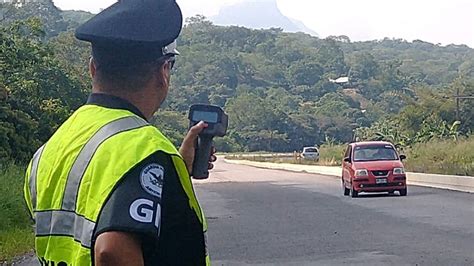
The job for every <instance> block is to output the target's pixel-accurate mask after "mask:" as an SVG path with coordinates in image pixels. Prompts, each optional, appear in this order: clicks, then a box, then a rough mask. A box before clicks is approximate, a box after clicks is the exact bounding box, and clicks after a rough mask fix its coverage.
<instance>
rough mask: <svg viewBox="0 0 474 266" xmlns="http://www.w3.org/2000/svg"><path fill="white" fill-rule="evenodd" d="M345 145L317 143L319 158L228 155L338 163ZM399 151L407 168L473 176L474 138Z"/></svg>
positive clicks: (262, 160)
mask: <svg viewBox="0 0 474 266" xmlns="http://www.w3.org/2000/svg"><path fill="white" fill-rule="evenodd" d="M345 148H346V145H322V146H321V147H320V159H319V162H314V161H307V160H300V159H296V158H295V157H294V156H293V154H286V156H284V155H281V154H278V155H272V154H271V153H252V154H232V155H226V158H228V159H242V160H253V161H261V162H273V163H294V164H310V165H325V166H339V165H341V162H342V157H343V154H344V150H345ZM402 153H404V154H406V155H407V160H406V161H404V164H405V167H406V169H407V170H408V171H410V172H419V173H429V174H444V175H461V176H474V138H473V137H470V138H465V139H460V140H458V141H453V140H433V141H430V142H428V143H419V144H416V145H414V146H413V147H411V148H407V149H405V150H404V151H403V152H402Z"/></svg>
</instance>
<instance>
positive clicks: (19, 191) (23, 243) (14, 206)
mask: <svg viewBox="0 0 474 266" xmlns="http://www.w3.org/2000/svg"><path fill="white" fill-rule="evenodd" d="M24 173H25V172H24V167H19V166H15V165H4V166H0V184H1V186H0V264H1V262H2V261H7V262H8V261H10V260H11V259H13V257H14V256H17V255H20V254H24V253H27V252H29V251H31V250H32V249H33V245H34V235H33V227H32V222H31V219H30V217H29V215H28V211H27V207H26V204H25V201H24V199H23V180H24V178H23V177H24Z"/></svg>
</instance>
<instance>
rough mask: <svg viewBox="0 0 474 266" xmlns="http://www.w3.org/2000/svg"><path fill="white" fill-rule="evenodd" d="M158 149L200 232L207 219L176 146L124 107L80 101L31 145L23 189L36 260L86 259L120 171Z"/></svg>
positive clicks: (65, 262) (77, 262)
mask: <svg viewBox="0 0 474 266" xmlns="http://www.w3.org/2000/svg"><path fill="white" fill-rule="evenodd" d="M158 151H162V152H165V153H167V154H169V155H171V157H172V161H173V164H174V166H175V168H176V171H177V173H178V175H179V179H180V183H181V185H182V187H183V189H184V191H185V192H186V195H187V197H188V199H189V205H190V208H192V209H193V210H194V212H195V213H196V215H197V217H198V218H199V221H200V222H201V224H202V227H203V232H204V239H205V240H206V239H207V237H206V232H207V223H206V220H205V217H204V214H203V212H202V210H201V207H200V206H199V203H198V201H197V199H196V196H195V194H194V191H193V188H192V183H191V179H190V177H189V173H188V171H187V168H186V166H185V164H184V161H183V159H182V157H181V155H180V154H179V153H178V151H177V149H176V147H175V146H174V145H173V144H172V143H171V142H170V141H169V140H168V139H167V138H166V137H165V136H164V135H163V134H162V133H161V132H160V131H159V130H158V129H157V128H155V127H153V126H151V125H150V124H149V123H148V122H147V121H145V120H144V119H142V118H141V117H139V116H137V115H135V114H133V113H132V112H130V111H127V110H120V109H110V108H105V107H100V106H96V105H85V106H83V107H81V108H79V109H78V110H77V111H76V112H75V113H74V114H73V115H72V116H71V117H70V118H69V119H68V120H67V121H66V122H65V123H64V124H63V125H62V126H61V127H60V128H59V129H58V130H57V132H56V133H55V134H54V135H53V136H52V137H51V139H50V140H49V141H48V142H47V143H46V144H45V145H43V146H42V147H41V148H40V149H39V150H38V151H37V152H36V153H35V155H34V156H33V159H32V161H31V162H30V164H29V166H28V169H27V172H26V178H25V179H26V181H25V187H24V196H25V199H26V202H27V205H28V209H29V211H30V214H31V216H32V217H33V219H34V220H35V234H36V237H35V246H36V255H37V256H38V258H39V260H40V261H42V262H43V263H51V262H54V265H91V264H92V258H91V248H93V247H92V246H91V245H92V237H93V233H94V229H95V226H96V223H97V220H98V218H99V214H100V211H101V209H102V207H103V205H104V204H105V203H106V200H107V199H108V197H109V195H110V194H111V193H112V192H113V189H114V188H115V186H116V184H117V183H118V182H120V181H121V179H122V178H123V177H124V176H125V174H126V173H127V172H129V171H130V170H131V169H132V168H133V167H134V166H135V165H137V164H139V163H140V162H141V161H142V160H144V159H145V158H147V157H148V156H150V155H152V154H154V153H156V152H158ZM206 242H207V241H206ZM61 262H62V264H60V263H61ZM206 262H207V265H210V260H209V256H208V255H207V247H206Z"/></svg>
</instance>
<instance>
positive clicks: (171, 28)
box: [76, 0, 183, 65]
mask: <svg viewBox="0 0 474 266" xmlns="http://www.w3.org/2000/svg"><path fill="white" fill-rule="evenodd" d="M182 25H183V15H182V13H181V9H180V8H179V6H178V4H177V3H176V1H175V0H119V1H118V2H117V3H115V4H113V5H112V6H110V7H108V8H107V9H104V10H103V11H102V12H100V13H99V14H97V15H96V16H94V17H93V18H92V19H90V20H89V21H87V22H86V23H84V24H83V25H81V26H80V27H79V28H78V29H77V30H76V38H77V39H79V40H83V41H87V42H90V43H92V53H93V56H94V57H95V59H96V60H97V61H98V63H99V64H101V63H112V64H115V65H122V64H137V63H145V62H151V61H153V60H156V59H158V58H160V57H163V56H165V55H176V54H179V53H178V51H177V50H176V42H175V40H176V38H177V37H178V35H179V34H180V32H181V28H182Z"/></svg>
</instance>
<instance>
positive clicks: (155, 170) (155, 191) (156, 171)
mask: <svg viewBox="0 0 474 266" xmlns="http://www.w3.org/2000/svg"><path fill="white" fill-rule="evenodd" d="M164 175H165V169H164V168H163V166H161V165H159V164H156V163H154V164H150V165H148V166H147V167H145V168H143V170H142V172H141V174H140V183H141V185H142V187H143V189H144V190H145V191H146V192H148V193H149V194H151V195H153V196H155V197H159V198H161V191H162V190H163V177H164Z"/></svg>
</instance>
